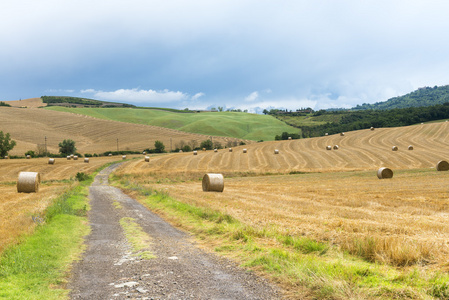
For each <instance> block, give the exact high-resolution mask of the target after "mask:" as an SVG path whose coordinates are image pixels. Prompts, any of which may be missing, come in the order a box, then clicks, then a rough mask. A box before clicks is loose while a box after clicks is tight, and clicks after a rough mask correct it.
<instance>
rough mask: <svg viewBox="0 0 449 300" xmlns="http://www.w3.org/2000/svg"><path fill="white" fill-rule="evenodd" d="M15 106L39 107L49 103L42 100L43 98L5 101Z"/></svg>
mask: <svg viewBox="0 0 449 300" xmlns="http://www.w3.org/2000/svg"><path fill="white" fill-rule="evenodd" d="M4 102H5V103H7V104H9V105H11V106H13V107H26V108H38V107H44V106H47V103H44V102H43V101H42V98H29V99H23V100H12V101H4Z"/></svg>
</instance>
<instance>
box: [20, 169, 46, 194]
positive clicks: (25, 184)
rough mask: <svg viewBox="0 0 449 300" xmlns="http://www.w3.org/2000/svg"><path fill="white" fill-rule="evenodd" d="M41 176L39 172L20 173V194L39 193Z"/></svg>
mask: <svg viewBox="0 0 449 300" xmlns="http://www.w3.org/2000/svg"><path fill="white" fill-rule="evenodd" d="M40 183H41V176H40V174H39V173H38V172H20V173H19V179H18V180H17V192H18V193H37V192H38V191H39V184H40Z"/></svg>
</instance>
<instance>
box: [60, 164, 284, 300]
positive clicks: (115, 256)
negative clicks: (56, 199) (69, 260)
mask: <svg viewBox="0 0 449 300" xmlns="http://www.w3.org/2000/svg"><path fill="white" fill-rule="evenodd" d="M115 167H117V165H114V166H110V167H108V168H106V169H104V170H103V171H101V172H100V173H99V174H98V175H97V177H96V178H95V182H94V183H93V184H92V186H91V187H90V199H91V206H92V209H91V211H90V213H89V221H90V223H91V227H92V232H91V234H90V235H89V236H88V237H87V241H86V244H87V249H86V251H85V253H84V256H83V258H82V260H81V261H79V262H77V263H76V264H75V266H74V268H73V273H72V277H71V280H70V282H69V286H68V287H69V288H70V289H71V293H70V297H71V299H90V300H91V299H280V298H282V296H281V293H280V292H279V290H278V289H277V288H276V287H274V286H272V285H271V284H270V283H269V282H268V281H267V280H265V279H262V278H259V277H256V276H255V275H253V274H252V273H250V272H247V271H245V270H242V269H240V268H238V267H237V266H236V265H235V264H234V263H232V262H230V261H228V260H226V259H223V258H219V257H216V256H214V255H212V254H208V253H205V252H203V251H202V250H200V249H198V248H197V247H195V245H194V243H193V242H192V241H191V240H189V236H188V235H187V234H185V233H183V232H181V231H179V230H177V229H175V228H173V227H172V226H171V225H169V224H168V223H166V222H165V221H164V220H162V219H161V218H159V217H158V216H157V215H155V214H153V213H152V212H150V211H149V210H147V209H146V208H145V207H144V206H142V205H141V204H140V203H138V202H137V201H136V200H134V199H132V198H130V197H128V196H127V195H125V194H123V193H122V192H121V191H120V190H119V189H117V188H114V187H111V186H109V185H108V176H109V174H110V173H111V172H112V171H113V170H114V168H115ZM123 218H132V219H134V220H135V222H136V223H137V224H138V225H139V226H140V227H141V228H142V229H143V231H145V232H146V233H147V234H148V235H149V236H150V238H151V243H150V244H149V250H150V251H151V252H152V254H154V255H155V256H156V258H152V259H140V258H138V257H136V256H134V255H132V248H131V245H130V244H129V243H128V241H127V239H126V238H125V235H124V232H123V229H122V226H121V225H120V220H121V219H123Z"/></svg>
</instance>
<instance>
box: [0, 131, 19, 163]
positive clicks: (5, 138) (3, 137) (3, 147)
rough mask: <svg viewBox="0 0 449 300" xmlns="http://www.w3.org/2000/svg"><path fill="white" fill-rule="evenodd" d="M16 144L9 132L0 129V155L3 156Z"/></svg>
mask: <svg viewBox="0 0 449 300" xmlns="http://www.w3.org/2000/svg"><path fill="white" fill-rule="evenodd" d="M15 146H16V141H13V140H11V137H10V136H9V133H6V134H4V133H3V131H0V157H5V156H6V155H8V152H9V151H10V150H12V149H13V148H14V147H15Z"/></svg>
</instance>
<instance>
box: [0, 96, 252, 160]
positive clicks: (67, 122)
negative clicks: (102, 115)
mask: <svg viewBox="0 0 449 300" xmlns="http://www.w3.org/2000/svg"><path fill="white" fill-rule="evenodd" d="M22 101H24V100H22ZM106 109H107V108H106ZM0 128H1V130H2V131H3V132H5V133H6V132H8V133H10V135H11V138H12V139H13V140H15V141H16V142H17V146H16V147H15V148H14V149H13V150H12V151H10V155H20V156H23V154H24V153H25V152H26V151H28V150H33V151H36V149H37V147H38V145H43V144H44V143H45V137H47V149H48V151H50V152H52V153H58V150H59V148H58V144H59V143H60V142H62V141H63V140H64V139H72V140H74V141H75V142H76V147H77V149H78V152H80V153H82V154H84V153H90V154H93V153H104V152H106V151H116V150H117V139H118V144H119V145H118V147H119V150H131V151H142V150H143V149H146V148H153V147H154V142H155V141H156V140H160V141H162V142H163V143H164V145H165V149H166V150H170V146H171V147H172V148H173V149H175V147H176V145H178V144H180V143H184V144H189V143H192V141H195V142H194V143H195V144H196V145H199V144H200V143H201V142H202V141H204V140H207V139H209V138H210V136H205V135H200V134H193V133H185V132H181V131H177V130H173V129H167V128H162V127H157V126H149V125H138V124H130V123H124V122H117V121H108V120H100V119H96V118H92V117H87V116H81V115H77V114H72V113H65V112H57V111H49V110H44V109H36V108H35V109H32V108H15V107H0ZM213 140H214V142H220V143H222V144H226V143H227V142H228V141H231V140H232V141H234V140H235V141H237V140H236V139H229V138H225V137H213ZM247 142H250V141H247Z"/></svg>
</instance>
